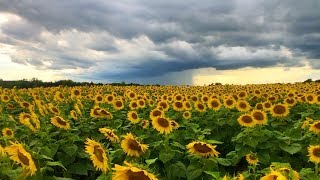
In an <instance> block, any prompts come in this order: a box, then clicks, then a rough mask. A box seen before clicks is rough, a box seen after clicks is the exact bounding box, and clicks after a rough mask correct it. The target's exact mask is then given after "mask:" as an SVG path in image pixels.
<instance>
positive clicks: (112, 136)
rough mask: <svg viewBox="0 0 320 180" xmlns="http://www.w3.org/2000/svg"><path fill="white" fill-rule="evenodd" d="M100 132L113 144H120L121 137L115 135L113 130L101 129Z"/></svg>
mask: <svg viewBox="0 0 320 180" xmlns="http://www.w3.org/2000/svg"><path fill="white" fill-rule="evenodd" d="M99 131H100V132H101V133H102V134H103V135H104V136H105V137H106V138H107V139H109V140H110V141H111V142H114V143H117V142H119V137H118V136H117V135H116V134H115V133H114V130H113V129H109V128H99Z"/></svg>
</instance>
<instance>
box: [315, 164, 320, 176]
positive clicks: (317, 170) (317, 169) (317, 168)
mask: <svg viewBox="0 0 320 180" xmlns="http://www.w3.org/2000/svg"><path fill="white" fill-rule="evenodd" d="M315 173H316V175H318V173H319V164H318V163H316V167H315Z"/></svg>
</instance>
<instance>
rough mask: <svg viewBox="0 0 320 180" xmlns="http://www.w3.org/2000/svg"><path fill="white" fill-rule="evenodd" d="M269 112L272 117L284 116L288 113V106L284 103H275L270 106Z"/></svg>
mask: <svg viewBox="0 0 320 180" xmlns="http://www.w3.org/2000/svg"><path fill="white" fill-rule="evenodd" d="M270 112H271V114H272V116H274V117H286V116H287V115H289V107H288V106H287V105H285V104H276V105H273V106H272V108H271V109H270Z"/></svg>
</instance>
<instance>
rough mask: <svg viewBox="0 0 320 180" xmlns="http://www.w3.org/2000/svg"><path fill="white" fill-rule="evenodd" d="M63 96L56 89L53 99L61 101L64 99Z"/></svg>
mask: <svg viewBox="0 0 320 180" xmlns="http://www.w3.org/2000/svg"><path fill="white" fill-rule="evenodd" d="M64 98H65V97H64V95H63V94H62V93H61V92H59V91H57V92H56V94H55V95H54V100H56V101H60V102H62V101H64Z"/></svg>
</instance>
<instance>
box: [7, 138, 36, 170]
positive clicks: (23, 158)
mask: <svg viewBox="0 0 320 180" xmlns="http://www.w3.org/2000/svg"><path fill="white" fill-rule="evenodd" d="M10 143H11V145H10V146H8V147H6V148H5V151H6V152H7V153H8V155H9V157H10V159H12V160H13V161H14V162H16V163H18V164H20V165H21V166H22V170H23V172H25V175H26V176H30V175H31V176H33V175H34V174H35V173H36V172H37V167H36V165H35V163H34V161H33V159H32V156H31V154H30V153H29V152H27V151H26V150H25V149H24V147H23V146H22V144H20V143H18V142H15V143H14V142H10Z"/></svg>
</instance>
